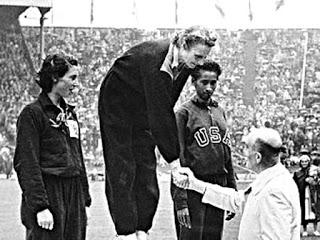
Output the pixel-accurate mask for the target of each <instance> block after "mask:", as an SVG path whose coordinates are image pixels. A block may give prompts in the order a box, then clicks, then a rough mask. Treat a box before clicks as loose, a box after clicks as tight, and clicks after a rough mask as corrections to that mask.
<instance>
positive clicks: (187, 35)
mask: <svg viewBox="0 0 320 240" xmlns="http://www.w3.org/2000/svg"><path fill="white" fill-rule="evenodd" d="M216 40H217V35H216V33H215V32H213V31H210V30H208V29H206V28H204V27H200V26H193V27H190V28H187V29H185V30H184V31H181V32H178V33H176V34H175V36H174V37H173V38H172V43H173V44H174V45H176V46H177V47H179V48H180V47H181V46H185V47H186V48H187V49H190V48H191V47H193V46H194V45H196V44H204V45H207V46H208V47H213V46H214V45H215V42H216Z"/></svg>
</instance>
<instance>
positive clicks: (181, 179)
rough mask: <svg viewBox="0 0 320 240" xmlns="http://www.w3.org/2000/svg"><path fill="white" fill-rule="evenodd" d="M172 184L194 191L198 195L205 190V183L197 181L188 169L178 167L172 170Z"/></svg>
mask: <svg viewBox="0 0 320 240" xmlns="http://www.w3.org/2000/svg"><path fill="white" fill-rule="evenodd" d="M171 174H172V180H173V183H174V184H175V185H176V186H177V187H179V188H183V189H189V190H194V191H197V192H199V193H204V192H205V189H206V183H205V182H203V181H201V180H199V179H197V178H196V177H195V176H194V174H193V172H192V171H191V170H190V168H187V167H178V168H175V169H174V170H172V173H171Z"/></svg>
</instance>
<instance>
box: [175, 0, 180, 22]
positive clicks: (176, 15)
mask: <svg viewBox="0 0 320 240" xmlns="http://www.w3.org/2000/svg"><path fill="white" fill-rule="evenodd" d="M174 14H175V16H174V17H175V18H174V22H175V25H176V27H177V26H178V20H179V19H178V0H175V1H174Z"/></svg>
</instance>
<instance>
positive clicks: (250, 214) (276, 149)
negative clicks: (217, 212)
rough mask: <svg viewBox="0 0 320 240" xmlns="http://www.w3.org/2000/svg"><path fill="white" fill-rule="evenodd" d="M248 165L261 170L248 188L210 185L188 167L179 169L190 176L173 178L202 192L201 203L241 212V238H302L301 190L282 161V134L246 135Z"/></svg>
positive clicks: (264, 131) (258, 132) (260, 131)
mask: <svg viewBox="0 0 320 240" xmlns="http://www.w3.org/2000/svg"><path fill="white" fill-rule="evenodd" d="M246 143H247V145H248V147H249V156H248V164H249V168H250V169H251V170H253V171H255V172H257V173H258V175H257V178H256V180H255V181H254V182H253V183H252V184H251V186H250V188H249V189H247V190H246V191H238V192H237V191H235V190H234V189H231V188H226V187H221V186H218V185H215V184H209V183H206V182H203V181H200V180H198V179H196V178H195V177H194V175H193V173H192V171H191V170H190V169H188V168H181V169H180V170H179V172H180V174H181V175H186V176H187V178H185V179H184V180H182V178H179V179H177V180H174V182H175V183H176V185H178V186H179V187H183V188H188V189H191V190H194V191H197V192H200V193H203V198H202V202H203V203H208V204H211V205H213V206H216V207H219V208H222V209H225V210H229V211H233V212H240V211H242V208H243V207H242V206H243V203H245V199H247V200H246V203H245V206H244V209H243V215H242V219H241V222H240V229H239V239H240V240H243V239H245V240H251V239H272V240H277V239H279V240H280V239H281V240H286V239H288V240H289V239H290V240H296V239H300V215H301V211H300V206H299V193H298V189H297V187H296V185H295V183H294V181H293V179H292V177H291V175H290V173H289V172H288V170H287V169H286V168H285V167H284V166H283V165H282V164H281V163H280V161H279V153H280V151H281V146H282V141H281V137H280V135H279V133H278V132H277V131H275V130H273V129H270V128H259V129H256V130H254V131H252V132H251V133H250V134H249V135H248V136H247V138H246Z"/></svg>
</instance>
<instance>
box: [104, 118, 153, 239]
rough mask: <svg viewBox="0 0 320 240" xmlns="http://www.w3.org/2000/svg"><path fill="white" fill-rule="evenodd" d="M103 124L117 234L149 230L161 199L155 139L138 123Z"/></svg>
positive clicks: (105, 154) (107, 171)
mask: <svg viewBox="0 0 320 240" xmlns="http://www.w3.org/2000/svg"><path fill="white" fill-rule="evenodd" d="M101 127H102V129H101V131H102V134H103V135H104V137H103V138H102V140H103V145H104V158H105V164H106V196H107V200H108V204H109V210H110V214H111V217H112V219H113V222H114V224H115V228H116V231H117V234H119V235H127V234H131V233H134V232H135V231H137V230H142V231H145V232H147V231H148V230H149V229H150V228H151V226H152V221H153V217H154V215H155V212H156V209H157V205H158V200H159V187H158V182H157V175H156V157H155V152H154V149H155V144H154V141H153V139H152V137H151V135H150V132H149V131H147V130H145V129H139V128H137V127H134V126H130V125H129V126H128V125H125V124H123V125H114V124H113V125H107V124H101Z"/></svg>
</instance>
